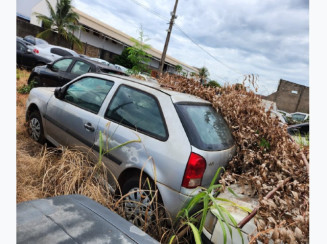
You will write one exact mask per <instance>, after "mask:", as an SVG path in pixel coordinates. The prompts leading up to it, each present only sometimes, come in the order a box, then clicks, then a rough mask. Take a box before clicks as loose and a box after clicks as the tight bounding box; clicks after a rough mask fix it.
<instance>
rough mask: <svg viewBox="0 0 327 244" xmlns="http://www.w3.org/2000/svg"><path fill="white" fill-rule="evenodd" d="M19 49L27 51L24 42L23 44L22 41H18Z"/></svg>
mask: <svg viewBox="0 0 327 244" xmlns="http://www.w3.org/2000/svg"><path fill="white" fill-rule="evenodd" d="M17 50H19V51H22V52H25V51H26V47H25V46H24V45H23V44H21V43H20V42H17Z"/></svg>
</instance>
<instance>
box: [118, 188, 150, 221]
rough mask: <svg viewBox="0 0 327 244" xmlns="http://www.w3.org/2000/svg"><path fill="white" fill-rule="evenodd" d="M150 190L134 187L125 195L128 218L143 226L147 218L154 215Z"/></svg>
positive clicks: (125, 208)
mask: <svg viewBox="0 0 327 244" xmlns="http://www.w3.org/2000/svg"><path fill="white" fill-rule="evenodd" d="M149 194H150V192H149V191H147V190H146V191H144V190H140V189H139V188H138V187H134V188H132V189H130V190H129V191H128V196H126V197H125V201H124V210H125V213H126V217H127V219H128V220H129V221H130V222H132V223H133V224H134V225H136V226H139V227H142V226H143V225H144V224H145V220H146V219H150V218H151V217H152V215H153V207H152V206H151V198H150V196H149Z"/></svg>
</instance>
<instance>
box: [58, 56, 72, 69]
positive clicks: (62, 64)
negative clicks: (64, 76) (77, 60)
mask: <svg viewBox="0 0 327 244" xmlns="http://www.w3.org/2000/svg"><path fill="white" fill-rule="evenodd" d="M72 61H73V60H72V59H70V58H66V59H61V60H59V61H57V62H55V63H54V64H53V68H55V69H58V70H60V71H66V70H67V69H68V67H69V65H70V64H71V62H72Z"/></svg>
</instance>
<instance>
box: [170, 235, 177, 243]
mask: <svg viewBox="0 0 327 244" xmlns="http://www.w3.org/2000/svg"><path fill="white" fill-rule="evenodd" d="M175 238H176V235H173V236H172V237H170V240H169V244H172V243H173V242H174V240H175Z"/></svg>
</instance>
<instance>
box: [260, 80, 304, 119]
mask: <svg viewBox="0 0 327 244" xmlns="http://www.w3.org/2000/svg"><path fill="white" fill-rule="evenodd" d="M265 99H267V100H270V101H274V102H276V104H277V107H278V109H279V110H283V111H286V112H288V113H294V112H303V113H309V87H306V86H302V85H299V84H296V83H293V82H289V81H286V80H282V79H281V80H280V81H279V86H278V89H277V91H276V92H274V93H272V94H270V95H269V96H266V97H265Z"/></svg>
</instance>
